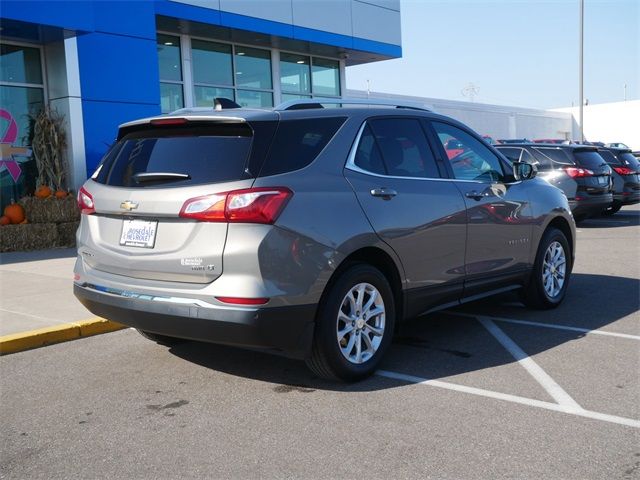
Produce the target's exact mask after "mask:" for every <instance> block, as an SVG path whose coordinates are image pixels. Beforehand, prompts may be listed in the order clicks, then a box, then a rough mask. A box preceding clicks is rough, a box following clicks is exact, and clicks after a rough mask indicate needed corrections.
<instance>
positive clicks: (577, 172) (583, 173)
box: [564, 167, 593, 178]
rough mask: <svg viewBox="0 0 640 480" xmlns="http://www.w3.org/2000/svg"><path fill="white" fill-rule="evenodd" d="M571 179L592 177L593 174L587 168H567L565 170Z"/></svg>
mask: <svg viewBox="0 0 640 480" xmlns="http://www.w3.org/2000/svg"><path fill="white" fill-rule="evenodd" d="M564 171H565V172H567V175H569V176H570V177H571V178H581V177H592V176H593V172H592V171H591V170H588V169H586V168H576V167H567V168H565V169H564Z"/></svg>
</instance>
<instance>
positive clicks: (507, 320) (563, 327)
mask: <svg viewBox="0 0 640 480" xmlns="http://www.w3.org/2000/svg"><path fill="white" fill-rule="evenodd" d="M444 313H448V314H450V315H459V316H461V317H469V318H478V315H470V314H468V313H458V312H452V311H451V310H448V311H446V312H444ZM485 318H488V319H490V320H493V321H497V322H504V323H514V324H517V325H528V326H531V327H543V328H555V329H556V330H569V331H572V332H580V333H584V334H588V335H591V334H593V335H607V336H609V337H619V338H627V339H629V340H640V336H638V335H630V334H628V333H616V332H607V331H604V330H589V329H588V328H580V327H571V326H569V325H558V324H555V323H541V322H531V321H529V320H515V319H513V318H502V317H489V316H487V317H485Z"/></svg>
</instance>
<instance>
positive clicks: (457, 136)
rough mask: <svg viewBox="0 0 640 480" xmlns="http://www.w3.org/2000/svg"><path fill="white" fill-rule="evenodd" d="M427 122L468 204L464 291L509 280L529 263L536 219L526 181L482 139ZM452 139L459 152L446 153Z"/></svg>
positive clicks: (453, 127) (469, 292) (444, 124)
mask: <svg viewBox="0 0 640 480" xmlns="http://www.w3.org/2000/svg"><path fill="white" fill-rule="evenodd" d="M430 124H431V126H432V128H433V131H434V133H435V135H434V136H435V137H436V138H437V140H436V142H437V143H438V144H439V145H440V146H441V150H440V155H441V157H442V158H446V159H447V161H448V162H449V167H450V168H449V171H450V175H451V176H452V177H453V178H454V179H455V180H454V183H455V185H456V186H457V187H458V188H459V190H460V192H461V193H462V195H463V197H464V201H465V203H466V207H467V222H468V228H467V242H466V243H467V249H466V258H465V270H466V280H465V291H464V295H465V296H467V297H468V296H472V295H474V294H476V293H480V292H481V291H483V290H486V288H487V286H488V285H491V284H495V285H497V284H500V283H502V282H504V283H511V282H512V281H513V278H514V277H516V276H518V275H519V274H520V273H521V272H523V271H524V270H525V268H526V267H527V266H528V265H529V263H530V250H531V244H530V240H531V234H532V223H533V220H534V219H533V213H532V208H531V203H530V201H529V196H528V188H527V185H526V182H521V181H514V179H513V177H512V176H510V175H508V173H507V172H506V171H505V166H504V165H503V162H502V160H501V159H500V157H498V155H496V154H495V153H494V152H493V151H491V149H490V148H489V147H488V146H487V145H486V144H485V142H483V141H482V140H481V139H480V138H477V137H476V136H475V135H472V134H471V133H470V132H468V131H466V130H464V129H462V128H460V127H458V126H456V125H453V124H450V123H447V122H445V121H432V122H430ZM452 142H453V143H456V144H457V145H459V146H460V152H459V153H458V154H457V155H455V156H453V157H450V156H449V155H448V153H447V145H449V144H451V143H452Z"/></svg>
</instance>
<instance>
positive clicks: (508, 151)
mask: <svg viewBox="0 0 640 480" xmlns="http://www.w3.org/2000/svg"><path fill="white" fill-rule="evenodd" d="M498 151H499V152H500V153H501V154H503V155H504V156H505V157H507V158H508V159H509V160H511V161H512V162H519V161H520V156H521V155H522V152H523V150H522V149H521V148H513V147H509V148H502V147H498Z"/></svg>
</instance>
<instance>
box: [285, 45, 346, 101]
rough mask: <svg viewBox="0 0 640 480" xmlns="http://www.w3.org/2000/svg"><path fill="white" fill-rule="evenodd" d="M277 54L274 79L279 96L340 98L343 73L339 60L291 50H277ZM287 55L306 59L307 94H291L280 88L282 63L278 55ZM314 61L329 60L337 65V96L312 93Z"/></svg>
mask: <svg viewBox="0 0 640 480" xmlns="http://www.w3.org/2000/svg"><path fill="white" fill-rule="evenodd" d="M278 52H279V54H278V78H277V79H276V80H277V82H278V89H279V92H280V96H283V95H293V96H297V97H300V98H302V99H309V98H319V99H322V98H331V99H333V98H342V90H343V88H342V77H343V73H342V64H341V61H340V59H337V58H331V57H323V56H322V55H307V54H305V53H300V52H293V51H291V50H278ZM283 53H284V54H288V55H298V56H299V57H306V58H307V59H308V60H309V64H308V65H309V86H310V92H309V93H300V92H292V91H289V90H284V89H283V88H282V82H281V77H280V63H281V62H282V60H281V58H280V55H281V54H283ZM315 59H321V60H329V61H332V62H336V63H337V64H338V92H339V93H338V95H326V94H321V93H317V92H315V91H314V83H313V66H314V60H315Z"/></svg>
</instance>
